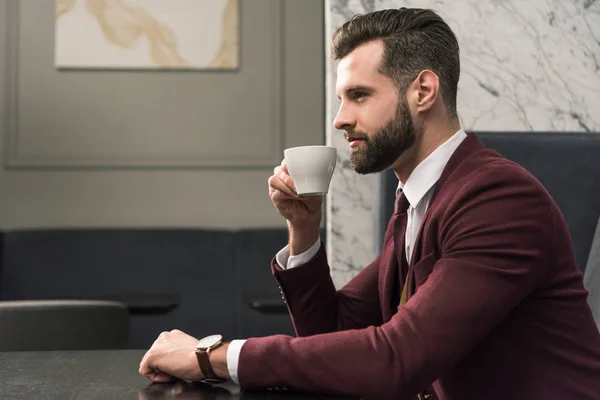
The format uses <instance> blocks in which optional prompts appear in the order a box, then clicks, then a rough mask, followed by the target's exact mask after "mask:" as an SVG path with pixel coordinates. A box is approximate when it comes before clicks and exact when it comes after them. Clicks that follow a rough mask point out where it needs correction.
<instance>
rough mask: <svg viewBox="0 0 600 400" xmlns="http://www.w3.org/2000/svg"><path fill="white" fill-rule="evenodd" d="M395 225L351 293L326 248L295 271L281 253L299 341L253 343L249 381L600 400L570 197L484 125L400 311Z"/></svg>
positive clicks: (426, 226)
mask: <svg viewBox="0 0 600 400" xmlns="http://www.w3.org/2000/svg"><path fill="white" fill-rule="evenodd" d="M394 233H395V232H394V231H393V227H391V226H390V227H388V232H387V233H386V235H385V240H384V246H383V251H382V253H381V255H380V256H378V257H377V258H376V259H375V260H374V261H373V262H372V263H371V264H370V265H368V266H367V267H366V268H365V269H364V270H363V271H361V272H360V273H359V274H358V275H357V276H356V277H355V278H354V279H353V280H352V281H351V282H349V283H348V284H347V285H346V286H345V287H344V288H343V289H341V290H339V291H336V289H335V287H334V285H333V283H332V280H331V277H330V271H329V267H328V264H327V260H326V254H325V251H324V249H323V248H321V250H320V251H319V252H318V254H317V255H316V256H315V257H314V259H313V260H311V261H310V262H308V263H307V264H305V265H302V266H299V267H296V268H293V269H290V270H283V269H281V268H279V267H278V266H277V265H276V263H275V262H274V261H273V263H272V270H273V274H274V276H275V278H276V280H277V281H278V283H279V285H280V287H281V288H282V290H283V292H284V294H285V297H286V300H287V304H288V308H289V311H290V314H291V316H292V320H293V323H294V327H295V329H296V333H297V335H298V337H296V338H293V337H289V336H284V335H276V336H270V337H264V338H251V339H248V341H247V342H246V343H245V344H244V346H243V347H242V350H241V353H240V359H239V366H238V377H239V381H240V385H241V387H242V388H244V389H256V388H265V387H288V388H291V389H296V390H303V391H314V392H322V393H335V394H346V395H353V396H360V397H362V398H364V399H414V398H415V395H416V394H417V393H419V392H421V391H423V390H425V389H427V388H430V389H433V391H434V392H435V395H437V397H438V398H439V399H443V400H469V399H473V400H474V399H477V400H481V399H485V400H492V399H498V400H508V399H510V400H512V399H544V400H554V399H556V400H567V399H577V400H584V399H586V400H588V399H589V400H591V399H594V400H598V399H600V333H599V332H598V328H597V327H596V324H595V323H594V320H593V317H592V313H591V310H590V308H589V306H588V304H587V301H586V300H587V292H586V290H585V289H584V287H583V279H582V273H581V272H580V271H579V270H578V269H577V267H576V265H575V257H574V255H573V250H572V245H571V239H570V236H569V232H568V230H567V226H566V224H565V221H564V219H563V217H562V215H561V213H560V211H559V209H558V207H557V205H556V204H555V203H554V201H553V200H552V198H551V197H550V195H549V194H548V192H547V191H546V190H545V189H544V187H543V186H542V185H541V184H540V183H539V182H538V181H537V180H536V179H535V178H534V177H533V176H532V175H531V174H529V173H528V172H527V171H525V170H524V169H523V168H521V167H520V166H518V165H517V164H515V163H513V162H511V161H508V160H506V159H505V158H503V157H501V156H500V155H499V154H498V153H496V152H495V151H493V150H490V149H486V148H485V147H484V145H483V144H482V143H481V142H480V141H479V139H478V138H477V137H476V136H475V135H474V134H470V135H469V136H468V137H467V138H466V139H465V140H464V141H463V143H461V145H460V146H459V147H458V149H457V150H456V151H455V153H454V154H453V155H452V157H451V158H450V160H449V162H448V164H447V165H446V168H445V169H444V171H443V173H442V176H441V177H440V179H439V181H438V183H437V185H436V189H435V193H434V196H433V198H432V200H431V202H430V205H429V208H428V210H427V213H426V214H425V216H424V219H423V222H422V224H421V228H420V231H419V236H418V238H417V241H416V246H415V252H414V253H413V257H412V260H411V264H410V266H409V276H411V273H412V276H414V281H412V282H410V283H409V286H408V295H409V298H408V301H407V302H406V304H404V305H400V306H392V305H396V304H398V299H394V298H392V296H394V293H396V296H397V294H398V293H399V292H400V290H398V287H401V285H403V283H404V278H403V277H402V276H401V274H398V273H397V270H398V266H397V261H396V254H395V250H394V243H393V242H394V240H393V239H394V238H393V235H394ZM433 398H435V397H433Z"/></svg>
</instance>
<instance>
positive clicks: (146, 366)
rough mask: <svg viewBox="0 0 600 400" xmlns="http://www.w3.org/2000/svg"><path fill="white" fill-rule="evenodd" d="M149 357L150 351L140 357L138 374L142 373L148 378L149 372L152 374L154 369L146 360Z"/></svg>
mask: <svg viewBox="0 0 600 400" xmlns="http://www.w3.org/2000/svg"><path fill="white" fill-rule="evenodd" d="M149 358H150V351H148V352H147V353H146V354H145V355H144V358H142V362H141V363H140V375H143V376H145V377H146V378H148V379H150V377H149V375H150V374H154V369H153V368H152V367H151V366H150V362H149V361H148V359H149ZM150 380H152V379H150Z"/></svg>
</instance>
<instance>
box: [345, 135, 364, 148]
mask: <svg viewBox="0 0 600 400" xmlns="http://www.w3.org/2000/svg"><path fill="white" fill-rule="evenodd" d="M346 140H347V141H348V143H349V144H350V147H356V146H358V145H359V144H360V143H361V142H363V141H364V139H361V138H355V137H351V136H350V137H347V138H346Z"/></svg>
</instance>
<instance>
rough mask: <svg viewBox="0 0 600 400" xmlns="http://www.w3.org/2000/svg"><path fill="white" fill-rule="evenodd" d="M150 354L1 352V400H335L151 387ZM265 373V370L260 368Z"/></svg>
mask: <svg viewBox="0 0 600 400" xmlns="http://www.w3.org/2000/svg"><path fill="white" fill-rule="evenodd" d="M144 354H145V350H95V351H29V352H27V351H25V352H0V381H1V383H0V399H1V400H7V399H9V400H32V399H43V400H64V399H69V400H104V399H106V400H117V399H118V400H129V399H132V400H161V399H177V400H183V399H294V400H300V399H333V398H339V397H335V396H327V395H318V394H312V393H306V394H302V393H294V392H291V391H283V390H272V391H267V390H265V391H260V392H259V391H253V392H250V391H241V390H240V388H239V386H237V385H235V384H233V383H232V382H227V383H225V384H219V385H214V386H213V385H211V384H207V383H197V382H187V381H181V380H178V381H175V382H172V383H161V384H158V383H151V382H150V381H148V380H147V379H146V378H144V377H142V376H141V375H140V374H139V373H138V370H139V365H140V361H141V359H142V357H143V356H144ZM257 368H260V366H257Z"/></svg>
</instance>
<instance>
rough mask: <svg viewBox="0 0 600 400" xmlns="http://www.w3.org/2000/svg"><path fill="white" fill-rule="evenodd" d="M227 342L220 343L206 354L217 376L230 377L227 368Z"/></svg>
mask: <svg viewBox="0 0 600 400" xmlns="http://www.w3.org/2000/svg"><path fill="white" fill-rule="evenodd" d="M228 348H229V342H224V343H223V344H222V345H220V346H219V347H217V348H216V349H214V350H212V351H211V352H210V354H209V355H208V359H209V361H210V365H211V367H212V369H213V371H214V372H215V375H217V376H218V377H219V378H223V379H231V377H230V376H229V370H228V369H227V349H228Z"/></svg>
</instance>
